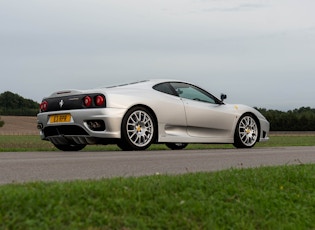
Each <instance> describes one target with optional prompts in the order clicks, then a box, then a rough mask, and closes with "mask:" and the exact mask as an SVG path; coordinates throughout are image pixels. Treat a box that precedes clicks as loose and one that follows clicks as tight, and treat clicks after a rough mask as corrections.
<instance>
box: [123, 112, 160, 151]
mask: <svg viewBox="0 0 315 230" xmlns="http://www.w3.org/2000/svg"><path fill="white" fill-rule="evenodd" d="M156 130H157V128H156V122H155V119H154V117H153V115H152V114H151V113H150V111H148V110H147V109H146V108H144V107H140V106H137V107H134V108H132V109H130V110H129V111H128V112H127V113H126V114H125V116H124V118H123V121H122V126H121V140H120V142H119V143H118V144H117V145H118V147H120V148H121V149H122V150H125V151H131V150H145V149H147V148H148V147H149V146H150V145H151V144H152V142H153V141H154V140H155V133H156Z"/></svg>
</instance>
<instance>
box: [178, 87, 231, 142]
mask: <svg viewBox="0 0 315 230" xmlns="http://www.w3.org/2000/svg"><path fill="white" fill-rule="evenodd" d="M172 86H173V87H174V88H175V90H176V91H177V93H178V95H179V96H180V97H181V98H182V101H183V103H184V107H185V113H186V120H187V133H188V135H190V136H192V137H207V138H219V137H227V136H230V135H231V133H232V130H231V129H232V127H233V124H234V122H235V119H236V118H235V116H234V115H233V113H231V111H230V109H229V106H227V105H225V104H223V103H222V102H220V101H219V100H218V99H217V98H215V97H214V96H212V95H211V94H209V93H208V92H206V91H204V90H202V89H200V88H198V87H196V86H193V85H190V84H186V83H173V84H172Z"/></svg>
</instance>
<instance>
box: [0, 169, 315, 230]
mask: <svg viewBox="0 0 315 230" xmlns="http://www.w3.org/2000/svg"><path fill="white" fill-rule="evenodd" d="M314 182H315V165H295V166H281V167H264V168H257V169H230V170H225V171H221V172H212V173H194V174H186V175H177V176H167V175H155V176H145V177H139V178H113V179H104V180H99V181H74V182H64V183H55V182H49V183H48V182H47V183H44V182H37V183H27V184H17V185H14V184H13V185H3V186H0V228H1V229H314V228H315V222H314V219H315V188H314Z"/></svg>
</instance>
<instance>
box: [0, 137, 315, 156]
mask: <svg viewBox="0 0 315 230" xmlns="http://www.w3.org/2000/svg"><path fill="white" fill-rule="evenodd" d="M314 145H315V135H309V136H306V135H305V136H304V135H303V136H271V137H270V140H269V141H268V142H263V143H257V145H256V147H279V146H314ZM211 148H234V147H233V145H231V144H224V145H218V144H190V145H188V147H187V148H186V149H211ZM150 149H151V150H152V149H154V150H163V149H165V150H166V149H168V148H167V147H166V146H165V145H152V146H151V147H150ZM115 150H120V149H119V148H118V147H117V146H116V145H105V146H102V145H98V146H87V147H86V148H85V149H84V151H115ZM16 151H18V152H22V151H57V149H56V148H55V147H54V146H53V145H52V144H51V143H50V142H48V141H42V140H41V139H40V137H39V136H27V135H26V136H17V135H13V136H0V152H16Z"/></svg>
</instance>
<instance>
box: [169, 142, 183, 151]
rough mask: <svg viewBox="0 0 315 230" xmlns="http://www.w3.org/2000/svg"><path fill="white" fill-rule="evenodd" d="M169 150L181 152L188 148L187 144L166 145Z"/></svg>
mask: <svg viewBox="0 0 315 230" xmlns="http://www.w3.org/2000/svg"><path fill="white" fill-rule="evenodd" d="M165 145H166V146H167V147H168V148H170V149H172V150H180V149H184V148H186V147H187V145H188V144H187V143H166V144H165Z"/></svg>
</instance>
